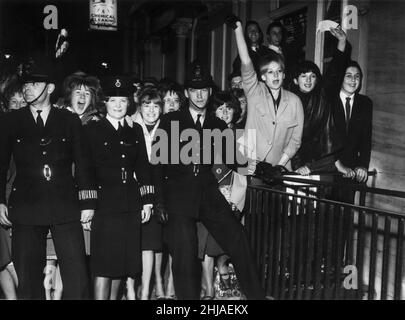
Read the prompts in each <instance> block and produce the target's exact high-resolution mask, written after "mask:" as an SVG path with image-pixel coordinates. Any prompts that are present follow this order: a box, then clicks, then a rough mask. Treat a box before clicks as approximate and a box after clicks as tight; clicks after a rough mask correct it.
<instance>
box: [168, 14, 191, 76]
mask: <svg viewBox="0 0 405 320" xmlns="http://www.w3.org/2000/svg"><path fill="white" fill-rule="evenodd" d="M191 22H192V19H189V18H180V19H177V21H176V22H175V23H174V24H173V25H172V28H173V29H174V30H175V32H176V41H177V44H176V52H177V57H176V66H177V68H176V81H177V82H178V83H180V84H183V82H184V75H185V65H186V38H187V34H188V32H189V30H190V29H191V27H192V23H191Z"/></svg>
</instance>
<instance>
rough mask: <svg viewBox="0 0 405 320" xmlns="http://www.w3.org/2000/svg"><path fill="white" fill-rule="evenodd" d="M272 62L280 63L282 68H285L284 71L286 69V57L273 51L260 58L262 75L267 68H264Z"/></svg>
mask: <svg viewBox="0 0 405 320" xmlns="http://www.w3.org/2000/svg"><path fill="white" fill-rule="evenodd" d="M272 62H276V63H278V64H279V65H280V66H281V69H283V71H284V70H285V63H284V58H283V57H282V56H281V55H280V54H278V53H276V52H274V51H272V52H271V53H269V54H268V55H265V56H263V57H261V58H260V62H259V70H260V75H263V74H264V73H266V71H267V69H266V70H264V69H265V67H266V66H268V65H269V64H270V63H272Z"/></svg>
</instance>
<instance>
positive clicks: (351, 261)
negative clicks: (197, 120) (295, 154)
mask: <svg viewBox="0 0 405 320" xmlns="http://www.w3.org/2000/svg"><path fill="white" fill-rule="evenodd" d="M293 180H294V179H293ZM315 185H317V183H315ZM319 185H325V184H324V183H322V182H319V183H318V186H319ZM325 186H326V185H325ZM290 187H291V186H290ZM359 189H360V193H361V197H364V194H365V192H375V193H376V194H387V195H389V196H396V197H403V198H405V193H401V192H394V193H392V192H391V191H389V190H385V191H384V190H381V189H373V188H367V189H364V187H360V188H359ZM292 190H293V191H292V192H291V191H290V192H285V188H279V187H275V188H271V187H262V186H249V187H248V191H247V202H246V207H247V214H246V217H245V226H246V228H247V231H248V235H249V239H250V244H251V247H252V249H253V251H254V255H255V260H256V263H257V266H258V268H259V269H260V276H261V282H262V285H263V287H264V288H265V290H266V295H267V298H270V299H370V300H372V299H405V270H404V220H405V216H403V215H401V214H399V213H394V212H388V211H384V210H380V209H374V208H369V207H365V206H359V205H358V206H356V205H350V204H347V203H343V202H337V201H332V200H327V199H324V198H319V196H320V193H319V192H315V193H313V192H311V191H310V190H311V189H310V188H309V187H308V186H305V187H302V186H301V187H300V186H295V187H292ZM303 191H304V195H303V194H302V192H303ZM321 193H322V192H321ZM360 201H361V200H360ZM363 203H364V202H363Z"/></svg>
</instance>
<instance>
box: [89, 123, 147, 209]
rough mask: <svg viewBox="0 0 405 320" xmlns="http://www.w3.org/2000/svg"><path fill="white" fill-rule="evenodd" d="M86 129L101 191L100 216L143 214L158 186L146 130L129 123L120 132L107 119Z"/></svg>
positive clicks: (99, 198)
mask: <svg viewBox="0 0 405 320" xmlns="http://www.w3.org/2000/svg"><path fill="white" fill-rule="evenodd" d="M84 130H85V132H86V136H87V140H88V143H89V150H90V155H91V163H92V169H93V171H94V174H95V177H96V184H97V191H98V205H97V208H98V209H97V212H96V216H102V215H109V214H117V213H124V212H134V211H139V210H141V209H142V207H143V205H144V204H152V203H153V201H154V196H153V195H154V186H153V184H152V176H151V171H150V170H151V166H150V163H149V160H148V154H147V151H146V145H145V138H144V135H143V131H142V127H141V126H140V125H138V124H136V123H134V124H133V127H132V128H131V127H129V126H128V125H127V124H125V125H124V127H123V128H122V131H121V133H119V132H118V131H117V130H116V129H115V128H114V127H113V125H112V124H111V123H110V122H109V121H108V120H107V118H103V119H101V120H100V121H91V122H89V123H88V124H87V126H85V129H84ZM135 177H136V178H135Z"/></svg>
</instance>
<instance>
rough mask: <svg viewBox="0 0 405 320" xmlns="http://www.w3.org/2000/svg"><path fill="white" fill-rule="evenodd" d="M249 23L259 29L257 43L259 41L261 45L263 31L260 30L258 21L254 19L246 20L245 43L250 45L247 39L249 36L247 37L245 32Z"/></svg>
mask: <svg viewBox="0 0 405 320" xmlns="http://www.w3.org/2000/svg"><path fill="white" fill-rule="evenodd" d="M250 25H254V26H256V27H257V30H258V31H259V40H258V43H259V45H262V44H263V31H262V28H260V25H259V23H258V22H257V21H254V20H249V21H248V22H246V26H245V39H246V43H247V44H248V45H249V46H250V44H251V43H250V39H249V37H248V34H247V29H248V27H249V26H250Z"/></svg>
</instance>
